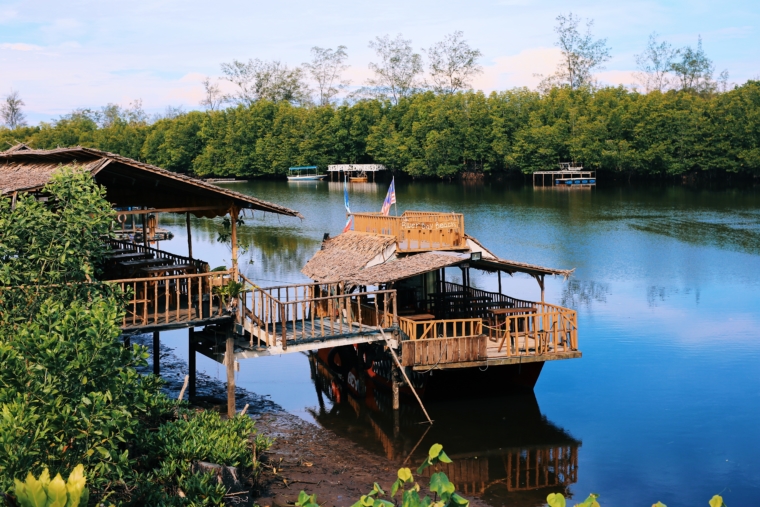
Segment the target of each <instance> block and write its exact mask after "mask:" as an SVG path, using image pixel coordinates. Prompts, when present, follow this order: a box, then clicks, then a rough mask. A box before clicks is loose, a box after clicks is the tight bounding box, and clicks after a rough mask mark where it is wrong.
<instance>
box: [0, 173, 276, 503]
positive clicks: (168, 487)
mask: <svg viewBox="0 0 760 507" xmlns="http://www.w3.org/2000/svg"><path fill="white" fill-rule="evenodd" d="M43 195H45V196H47V198H48V199H47V201H46V202H43V201H37V200H35V199H34V198H33V197H31V196H20V197H19V200H18V202H17V206H16V207H15V209H12V208H11V206H10V203H9V202H8V199H0V263H1V264H0V364H2V365H3V367H2V368H0V492H3V491H11V490H12V489H13V487H14V485H15V492H16V496H17V497H18V500H19V501H20V502H25V501H26V499H29V500H30V501H31V502H32V503H30V504H29V505H37V500H36V499H38V497H39V499H41V498H42V494H44V495H45V498H46V499H47V500H45V502H49V503H45V504H42V505H48V504H49V505H67V502H69V500H71V501H72V502H73V498H74V496H73V495H74V493H75V490H73V489H72V490H71V492H69V490H68V489H67V490H66V495H68V496H67V499H66V500H65V501H64V500H61V499H62V498H63V497H62V495H63V490H62V489H61V488H60V484H61V483H62V479H60V474H63V473H66V472H67V471H69V470H72V469H74V470H75V472H74V473H73V474H72V476H70V477H73V478H70V480H69V482H71V483H72V484H74V483H76V482H77V480H78V479H77V478H78V475H77V474H81V473H82V465H83V466H84V469H86V471H87V478H88V482H89V484H91V485H92V496H93V497H94V498H95V499H97V500H98V501H99V502H103V501H104V500H107V499H109V500H110V499H113V500H115V501H117V502H119V503H123V504H127V505H177V506H180V505H182V506H186V505H222V502H223V500H222V499H223V497H224V495H225V493H226V491H225V489H224V487H223V486H222V485H219V484H218V483H217V481H216V478H215V477H212V476H210V475H208V474H196V473H191V470H190V465H191V462H193V461H197V460H207V461H213V462H215V463H218V464H220V465H226V466H237V467H241V468H242V469H248V470H252V471H253V472H254V473H255V472H256V469H257V467H256V465H255V464H254V463H253V462H252V452H251V444H250V442H249V438H250V437H251V435H252V434H253V433H254V423H253V421H252V420H251V419H250V418H247V417H242V416H241V417H236V418H233V419H231V420H227V421H222V420H221V419H220V418H219V416H218V414H215V413H203V412H202V413H198V414H196V413H194V412H189V411H187V410H184V409H182V408H180V407H179V406H178V403H177V402H175V401H172V400H169V399H168V398H166V396H164V395H163V394H161V393H160V387H161V381H160V379H159V378H157V377H154V376H152V375H150V376H144V377H143V376H141V375H139V374H138V373H137V371H136V367H138V366H140V367H141V366H145V364H146V358H147V357H148V355H147V351H146V350H145V349H144V348H143V347H139V346H133V347H132V348H131V349H128V348H125V347H124V345H123V344H122V342H121V340H120V335H121V330H120V329H119V327H118V324H117V323H118V322H119V321H120V319H121V316H122V313H121V312H122V310H121V309H122V308H123V295H122V294H120V293H119V291H118V290H117V289H115V288H114V287H112V286H110V285H108V284H105V283H99V282H97V280H96V277H97V275H98V265H99V264H100V262H101V260H102V257H103V254H104V252H103V246H102V245H101V242H100V236H101V234H107V233H108V228H109V226H110V223H111V220H112V211H111V209H110V205H108V203H107V202H106V201H105V199H104V198H103V191H102V189H100V188H99V187H98V186H97V185H96V184H95V183H94V182H93V180H92V178H91V177H90V176H89V175H88V174H85V173H82V172H77V171H73V170H70V169H66V168H64V169H62V170H61V171H60V172H59V173H57V174H56V175H55V176H54V177H53V179H52V181H51V183H50V184H49V185H47V186H46V187H45V188H44V189H43ZM90 281H92V283H89V282H90ZM254 438H255V443H256V445H257V446H258V449H260V450H261V451H264V450H266V448H267V447H268V445H269V441H268V440H267V439H264V438H262V437H260V436H258V435H257V436H255V437H254ZM75 467H77V468H75ZM43 469H44V470H45V471H44V472H43ZM48 470H49V473H48ZM30 473H31V474H32V479H29V480H28V481H27V483H21V482H16V481H18V480H20V479H21V478H22V477H25V476H26V477H27V478H28V477H29V474H30ZM40 473H42V476H41V479H40V480H42V482H43V483H45V484H48V483H49V485H50V487H52V488H53V489H47V490H45V491H43V490H41V489H40V486H39V484H38V483H39V480H36V479H34V476H35V474H36V475H39V474H40ZM50 473H52V474H56V478H54V479H53V480H52V481H50V480H49V477H50ZM43 479H44V480H43ZM59 479H60V480H59ZM82 480H83V479H82ZM35 481H36V482H35ZM72 481H73V482H72ZM40 491H42V494H40ZM180 492H182V494H183V495H184V496H182V495H180V494H179V493H180ZM22 497H23V498H24V500H22ZM61 502H63V503H61ZM84 503H86V501H85V502H84Z"/></svg>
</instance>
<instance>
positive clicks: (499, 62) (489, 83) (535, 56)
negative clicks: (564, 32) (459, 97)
mask: <svg viewBox="0 0 760 507" xmlns="http://www.w3.org/2000/svg"><path fill="white" fill-rule="evenodd" d="M559 61H560V51H559V49H557V48H547V47H539V48H533V49H526V50H525V51H521V52H520V53H518V54H516V55H510V56H502V57H499V58H495V59H494V63H493V64H492V65H484V66H483V73H482V74H480V75H479V76H478V77H477V78H476V79H475V80H474V82H473V85H474V87H475V88H476V89H481V90H484V91H493V90H503V89H505V88H513V87H516V86H528V87H535V86H536V85H537V84H538V83H539V82H540V81H541V79H542V78H541V77H539V76H537V75H536V74H543V75H544V76H547V75H549V74H552V73H553V72H554V71H555V70H556V68H557V64H558V63H559Z"/></svg>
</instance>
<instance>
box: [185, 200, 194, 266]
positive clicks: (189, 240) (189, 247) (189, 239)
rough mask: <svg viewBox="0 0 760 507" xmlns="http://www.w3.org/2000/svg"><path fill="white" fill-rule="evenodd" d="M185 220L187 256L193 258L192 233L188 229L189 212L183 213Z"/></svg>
mask: <svg viewBox="0 0 760 507" xmlns="http://www.w3.org/2000/svg"><path fill="white" fill-rule="evenodd" d="M185 221H186V222H187V256H188V257H190V258H191V259H192V258H193V234H192V230H191V229H190V212H189V211H188V212H187V213H186V214H185Z"/></svg>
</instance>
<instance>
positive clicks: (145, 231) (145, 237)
mask: <svg viewBox="0 0 760 507" xmlns="http://www.w3.org/2000/svg"><path fill="white" fill-rule="evenodd" d="M140 218H141V220H142V237H143V246H144V247H145V250H146V252H147V250H148V215H147V214H146V213H143V214H142V215H140Z"/></svg>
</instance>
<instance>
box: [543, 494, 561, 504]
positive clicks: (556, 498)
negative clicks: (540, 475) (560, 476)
mask: <svg viewBox="0 0 760 507" xmlns="http://www.w3.org/2000/svg"><path fill="white" fill-rule="evenodd" d="M546 503H548V504H549V507H565V497H564V496H563V495H562V493H549V496H547V497H546Z"/></svg>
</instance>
